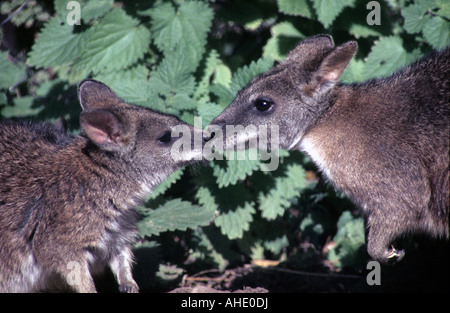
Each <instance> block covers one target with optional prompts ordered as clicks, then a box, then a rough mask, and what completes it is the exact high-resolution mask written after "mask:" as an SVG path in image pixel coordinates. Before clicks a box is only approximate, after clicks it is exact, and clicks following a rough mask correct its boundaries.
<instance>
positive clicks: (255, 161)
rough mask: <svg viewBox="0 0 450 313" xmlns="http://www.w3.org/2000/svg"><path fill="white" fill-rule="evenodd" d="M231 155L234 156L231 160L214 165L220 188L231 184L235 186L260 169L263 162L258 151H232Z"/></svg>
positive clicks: (217, 162)
mask: <svg viewBox="0 0 450 313" xmlns="http://www.w3.org/2000/svg"><path fill="white" fill-rule="evenodd" d="M231 153H233V155H232V156H231V158H230V160H227V161H216V162H215V163H214V172H213V174H214V176H215V177H217V179H216V182H217V185H218V186H219V188H222V187H227V186H228V185H230V184H231V185H234V184H236V183H237V182H238V181H240V180H243V179H244V178H245V177H247V176H248V175H251V174H252V173H253V171H255V170H258V169H259V168H260V165H261V161H260V160H259V158H258V152H257V151H256V150H254V149H253V150H245V151H237V152H236V151H232V152H231Z"/></svg>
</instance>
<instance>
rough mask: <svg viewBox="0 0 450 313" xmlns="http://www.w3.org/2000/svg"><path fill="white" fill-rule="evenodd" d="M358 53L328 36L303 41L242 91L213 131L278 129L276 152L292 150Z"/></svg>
mask: <svg viewBox="0 0 450 313" xmlns="http://www.w3.org/2000/svg"><path fill="white" fill-rule="evenodd" d="M356 49H357V44H356V42H354V41H350V42H347V43H345V44H343V45H341V46H338V47H335V46H334V43H333V39H332V38H331V37H330V36H328V35H318V36H315V37H311V38H308V39H306V40H304V41H302V42H301V43H300V44H298V45H297V46H296V47H295V49H294V50H292V51H291V52H290V53H289V55H288V57H287V59H286V60H285V61H284V62H282V63H281V64H279V65H278V66H276V67H275V68H273V69H272V70H270V71H268V72H267V73H264V74H262V75H260V76H258V77H256V78H255V79H254V80H253V81H252V82H250V83H249V84H248V85H247V86H246V87H245V88H244V89H242V90H241V91H240V92H239V93H238V95H237V96H236V98H235V99H234V101H233V102H232V103H231V104H230V105H229V106H228V107H227V108H226V109H225V110H224V111H223V112H222V113H221V114H220V116H218V117H217V118H215V119H214V120H213V121H212V122H211V125H218V126H221V127H222V126H223V133H224V134H225V133H226V132H225V125H226V124H227V123H228V124H230V122H231V123H232V124H234V125H243V126H247V125H261V124H265V125H268V126H270V125H277V126H278V127H279V135H280V137H279V141H280V147H281V148H284V149H288V148H293V147H294V146H295V145H297V144H298V142H299V140H300V139H301V138H302V136H303V134H304V133H305V131H306V130H307V129H308V128H309V127H310V126H311V124H312V123H314V121H315V120H316V118H317V117H318V116H319V115H320V114H321V113H322V112H323V111H324V110H326V109H327V108H328V106H329V101H328V99H329V97H330V96H331V95H332V92H331V91H332V90H333V87H334V85H335V84H336V83H337V82H338V80H339V77H340V75H341V74H342V72H343V71H344V69H345V67H346V66H347V64H348V63H349V62H350V60H351V59H352V57H353V55H354V54H355V52H356ZM246 130H248V129H246ZM250 130H251V129H250ZM255 130H256V128H255ZM211 131H212V132H213V131H214V129H213V128H211ZM225 135H226V134H225ZM255 136H258V133H256V132H254V133H251V132H248V131H247V133H246V136H236V138H238V139H239V138H240V140H249V139H251V138H253V137H255ZM269 138H270V136H269ZM230 140H231V141H232V140H233V138H229V137H227V138H226V142H227V144H230V145H231V146H233V144H236V142H230Z"/></svg>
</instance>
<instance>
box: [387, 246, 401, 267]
mask: <svg viewBox="0 0 450 313" xmlns="http://www.w3.org/2000/svg"><path fill="white" fill-rule="evenodd" d="M404 256H405V250H397V249H395V248H394V246H391V248H390V249H389V250H387V251H386V258H387V259H388V262H389V263H392V262H394V263H395V262H398V261H400V260H401V259H403V257H404Z"/></svg>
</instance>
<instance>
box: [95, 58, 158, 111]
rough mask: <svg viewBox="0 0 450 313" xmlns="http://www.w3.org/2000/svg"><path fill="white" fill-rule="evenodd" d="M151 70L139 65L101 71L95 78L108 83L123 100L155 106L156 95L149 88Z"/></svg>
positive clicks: (155, 107) (154, 107)
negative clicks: (108, 71)
mask: <svg viewBox="0 0 450 313" xmlns="http://www.w3.org/2000/svg"><path fill="white" fill-rule="evenodd" d="M148 77H149V70H148V69H147V68H146V67H145V66H143V65H139V66H136V67H132V68H130V69H126V70H122V71H115V72H111V73H99V74H97V75H95V76H94V78H95V79H97V80H99V81H101V82H103V83H105V84H107V85H108V86H109V87H110V88H111V89H112V90H114V92H115V93H116V94H117V95H118V96H119V97H120V98H122V99H123V100H125V101H126V102H129V103H134V104H140V105H145V106H150V107H151V108H153V109H158V107H157V106H155V102H157V101H155V100H156V98H157V97H156V95H155V94H154V93H153V92H152V91H151V89H150V88H149V81H148Z"/></svg>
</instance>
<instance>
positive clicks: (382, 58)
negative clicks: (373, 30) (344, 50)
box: [363, 36, 419, 80]
mask: <svg viewBox="0 0 450 313" xmlns="http://www.w3.org/2000/svg"><path fill="white" fill-rule="evenodd" d="M418 55H419V52H418V51H413V52H412V53H408V52H407V51H406V50H405V48H404V47H403V40H402V39H401V38H400V37H396V36H390V37H383V38H381V39H380V40H379V41H378V42H376V43H375V45H373V46H372V51H371V52H370V53H369V55H368V57H367V59H366V62H365V65H364V75H363V78H364V80H366V79H369V78H374V77H383V76H387V75H390V74H392V73H393V72H394V71H396V70H398V69H400V68H402V67H404V66H405V65H407V64H409V63H411V62H412V61H413V60H414V59H416V58H417V57H418Z"/></svg>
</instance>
